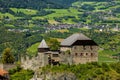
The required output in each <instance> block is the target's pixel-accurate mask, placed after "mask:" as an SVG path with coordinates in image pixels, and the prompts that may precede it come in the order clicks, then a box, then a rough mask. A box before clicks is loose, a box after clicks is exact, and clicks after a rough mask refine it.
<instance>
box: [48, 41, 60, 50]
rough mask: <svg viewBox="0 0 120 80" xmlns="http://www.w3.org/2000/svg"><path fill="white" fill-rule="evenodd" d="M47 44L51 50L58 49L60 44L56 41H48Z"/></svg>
mask: <svg viewBox="0 0 120 80" xmlns="http://www.w3.org/2000/svg"><path fill="white" fill-rule="evenodd" d="M48 42H49V46H50V49H51V50H58V49H59V46H60V43H59V42H58V41H57V39H50V40H49V41H48Z"/></svg>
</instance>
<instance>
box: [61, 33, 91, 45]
mask: <svg viewBox="0 0 120 80" xmlns="http://www.w3.org/2000/svg"><path fill="white" fill-rule="evenodd" d="M77 40H91V39H90V38H88V37H87V36H85V35H83V34H82V33H76V34H73V35H71V36H69V37H68V38H66V39H64V40H63V41H62V42H61V46H71V45H72V44H73V43H74V42H75V41H77Z"/></svg>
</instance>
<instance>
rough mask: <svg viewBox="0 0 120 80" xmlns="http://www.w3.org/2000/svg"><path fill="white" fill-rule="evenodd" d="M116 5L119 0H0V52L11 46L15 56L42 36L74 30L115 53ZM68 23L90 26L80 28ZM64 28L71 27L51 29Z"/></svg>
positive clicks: (119, 17)
mask: <svg viewBox="0 0 120 80" xmlns="http://www.w3.org/2000/svg"><path fill="white" fill-rule="evenodd" d="M31 3H32V4H31ZM119 5H120V1H119V0H112V1H111V0H25V1H23V0H20V1H19V0H0V7H1V8H0V27H1V28H0V30H1V35H0V36H1V40H0V54H1V53H2V51H3V50H4V49H5V48H6V47H10V48H12V49H13V50H12V52H13V53H14V55H15V56H17V54H18V53H19V54H24V53H25V52H26V51H27V49H28V48H29V47H30V46H32V45H33V44H35V43H37V42H40V41H41V39H42V38H43V37H44V38H45V39H46V38H48V37H46V36H48V35H49V37H52V38H53V37H54V38H66V37H67V36H68V35H70V34H72V33H75V32H82V33H84V34H86V35H88V36H89V37H91V38H92V39H94V40H95V41H96V42H97V43H98V44H99V45H100V47H101V48H102V49H105V50H108V52H109V50H112V52H114V50H115V52H114V53H115V54H117V53H118V52H119V43H120V42H119V37H118V36H119V32H114V29H115V30H116V31H119V30H118V28H120V14H119V11H120V6H119ZM71 27H74V28H83V29H84V28H86V27H87V29H90V30H89V31H87V30H86V31H85V32H84V31H81V30H75V29H73V28H71ZM3 28H4V29H3ZM64 28H70V29H71V31H70V32H63V33H64V34H63V33H62V32H52V30H56V29H64ZM50 30H51V32H50V33H49V31H50ZM74 30H75V31H74ZM99 30H102V31H99ZM2 34H3V35H2ZM13 34H14V35H15V36H12V35H13ZM17 35H18V36H17ZM19 35H21V36H20V37H19ZM115 35H116V36H115ZM4 36H6V37H4ZM97 36H101V37H97ZM111 36H113V37H114V38H111ZM18 37H19V38H20V39H19V38H18ZM106 37H108V38H107V39H106ZM17 38H18V39H17ZM28 50H29V49H28ZM35 51H36V50H35ZM101 56H102V57H103V55H101ZM100 59H101V60H102V58H100ZM107 60H109V59H107Z"/></svg>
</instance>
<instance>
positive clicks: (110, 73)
mask: <svg viewBox="0 0 120 80" xmlns="http://www.w3.org/2000/svg"><path fill="white" fill-rule="evenodd" d="M115 64H116V65H115ZM117 64H118V63H114V64H106V63H102V64H100V63H97V62H92V63H87V64H78V65H64V64H61V65H60V66H52V67H51V66H46V67H44V68H43V69H44V71H45V72H48V71H49V72H50V73H53V74H54V73H65V72H69V73H71V72H72V73H74V74H75V75H76V77H77V78H78V79H79V80H109V79H112V80H116V79H120V73H119V72H117V70H118V69H120V67H119V65H117ZM118 71H119V70H118Z"/></svg>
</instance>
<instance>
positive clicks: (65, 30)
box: [55, 29, 69, 33]
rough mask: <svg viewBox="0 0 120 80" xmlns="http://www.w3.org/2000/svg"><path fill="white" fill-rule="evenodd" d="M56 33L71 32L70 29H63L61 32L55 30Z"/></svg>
mask: <svg viewBox="0 0 120 80" xmlns="http://www.w3.org/2000/svg"><path fill="white" fill-rule="evenodd" d="M55 31H57V32H61V33H64V32H69V30H68V29H61V30H55Z"/></svg>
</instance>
